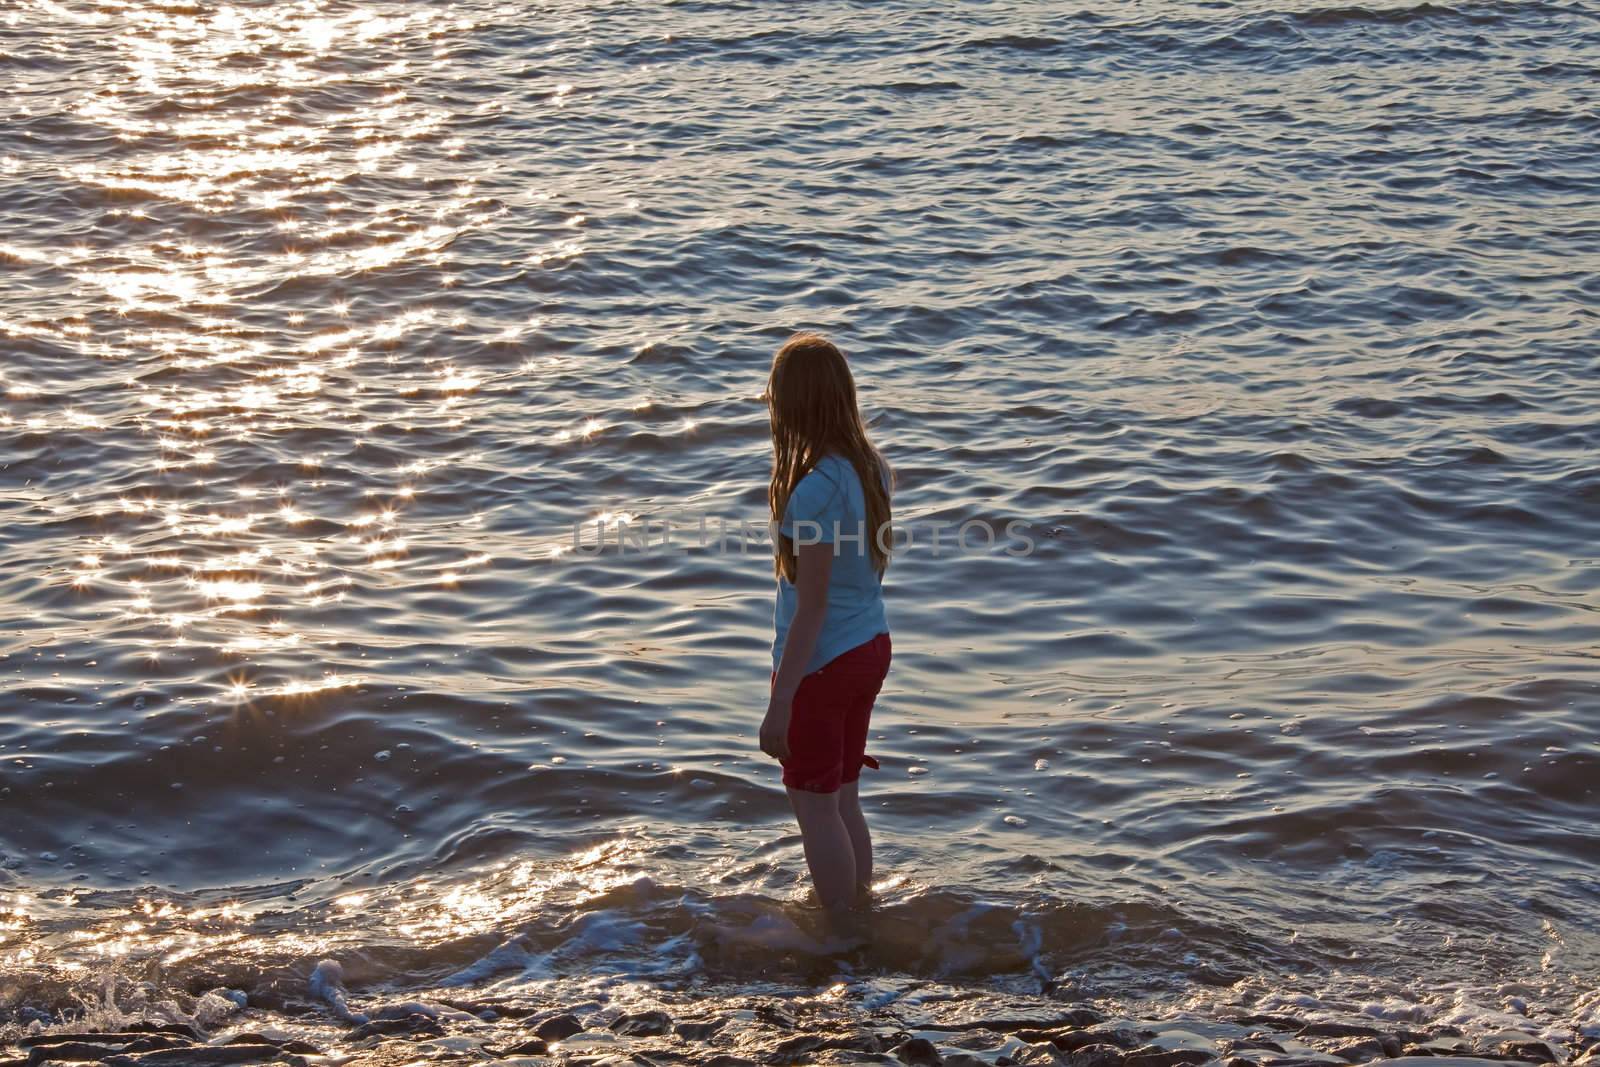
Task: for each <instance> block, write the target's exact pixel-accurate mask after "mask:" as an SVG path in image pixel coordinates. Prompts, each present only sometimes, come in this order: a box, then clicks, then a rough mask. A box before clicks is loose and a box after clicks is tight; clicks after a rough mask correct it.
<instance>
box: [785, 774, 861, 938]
mask: <svg viewBox="0 0 1600 1067" xmlns="http://www.w3.org/2000/svg"><path fill="white" fill-rule="evenodd" d="M788 792H789V804H790V806H791V807H793V808H794V817H795V821H796V822H798V823H799V824H800V840H801V842H802V843H803V844H804V846H805V850H806V866H808V867H810V868H811V882H812V884H813V885H815V886H816V887H817V899H818V900H820V901H821V902H822V906H823V907H825V908H827V909H828V910H829V911H840V910H843V909H845V908H848V907H850V905H851V904H853V903H854V902H855V895H856V855H855V847H854V845H853V844H852V843H851V839H850V832H849V831H848V830H846V829H845V825H844V820H843V819H841V818H840V817H839V794H838V793H809V792H807V791H805V790H803V789H790V790H789V791H788Z"/></svg>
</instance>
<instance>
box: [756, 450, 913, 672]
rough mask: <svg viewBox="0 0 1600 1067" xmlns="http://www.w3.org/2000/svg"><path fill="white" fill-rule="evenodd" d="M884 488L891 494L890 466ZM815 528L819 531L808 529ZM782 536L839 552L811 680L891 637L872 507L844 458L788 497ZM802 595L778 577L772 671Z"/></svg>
mask: <svg viewBox="0 0 1600 1067" xmlns="http://www.w3.org/2000/svg"><path fill="white" fill-rule="evenodd" d="M885 468H886V469H885V470H884V488H885V490H887V488H888V482H889V478H888V470H887V465H885ZM797 523H798V524H800V525H798V526H797V525H796V524H797ZM806 523H814V524H815V525H810V526H808V525H805V524H806ZM779 530H780V531H781V532H782V533H784V534H785V535H787V536H788V537H789V538H791V539H792V540H793V541H794V542H795V547H796V548H798V547H799V546H800V545H801V544H807V543H818V542H828V543H830V544H832V545H833V546H834V550H833V567H832V569H831V571H830V572H829V575H828V610H827V612H826V613H825V614H824V615H823V618H822V632H821V633H819V634H818V635H817V647H816V650H815V651H813V652H812V653H811V661H810V662H809V663H807V664H806V669H805V672H804V673H806V674H810V673H811V672H812V671H814V670H816V669H817V668H819V667H822V666H824V665H825V664H827V662H828V661H829V660H831V659H833V658H834V657H835V656H838V655H839V654H840V653H843V652H848V651H850V650H851V649H852V648H855V647H856V646H857V645H859V644H863V643H864V642H867V641H870V640H872V639H873V638H874V637H876V636H877V635H879V634H883V633H888V632H889V620H888V616H887V614H886V613H885V611H884V606H883V581H882V579H880V578H879V577H878V572H877V571H875V570H873V569H872V553H871V549H870V548H869V547H868V546H869V545H870V544H871V540H870V539H871V538H872V536H873V533H872V531H870V530H868V529H867V501H866V496H865V494H864V493H863V492H862V490H861V479H860V478H858V477H857V476H856V469H855V467H853V466H851V464H850V461H849V460H848V459H845V458H844V457H843V456H839V455H832V454H830V455H827V456H824V457H823V458H822V459H821V460H820V461H818V463H817V465H816V466H815V467H813V468H812V469H811V472H810V473H808V474H807V475H806V476H805V477H804V478H801V479H800V482H799V484H798V485H796V486H795V487H794V492H793V493H791V494H789V505H788V507H787V508H786V509H785V510H784V513H783V522H782V524H781V525H780V526H779ZM799 603H800V595H799V592H798V591H797V590H796V589H795V587H794V584H793V583H791V582H790V581H789V580H788V579H787V578H785V577H783V576H782V575H779V576H778V601H777V604H776V606H775V607H774V609H773V612H772V622H773V629H774V630H776V632H777V636H776V638H775V640H774V641H773V642H772V669H773V670H777V669H778V663H779V661H780V660H782V659H783V642H784V640H785V639H786V638H787V637H788V635H789V624H790V623H791V622H793V621H794V612H795V608H797V607H798V606H799Z"/></svg>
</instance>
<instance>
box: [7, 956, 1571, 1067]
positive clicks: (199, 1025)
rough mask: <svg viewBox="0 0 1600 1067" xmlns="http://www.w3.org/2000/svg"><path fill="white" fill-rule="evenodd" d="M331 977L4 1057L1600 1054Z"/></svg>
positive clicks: (96, 1015)
mask: <svg viewBox="0 0 1600 1067" xmlns="http://www.w3.org/2000/svg"><path fill="white" fill-rule="evenodd" d="M324 966H326V965H324ZM319 976H320V977H321V980H320V981H319V980H318V978H319ZM327 977H328V975H327V974H326V972H324V970H323V969H322V968H319V970H318V974H317V975H315V976H313V981H312V982H311V983H309V987H308V996H307V998H306V999H305V1000H294V999H290V1000H281V999H278V998H274V1000H275V1001H276V1002H275V1003H274V1004H273V1006H272V1007H271V1008H270V1009H269V1008H263V1007H258V1006H255V1005H253V1004H251V1003H250V1002H249V998H247V997H246V996H245V995H244V994H242V993H239V992H238V991H229V990H217V991H213V992H210V993H206V994H204V995H203V996H201V997H199V998H189V1000H190V1003H189V1005H188V1007H187V1009H185V1008H183V1007H180V1006H179V1005H177V1004H175V1003H171V1002H169V1003H167V1004H165V1005H163V1006H162V1008H161V1009H160V1010H158V1011H146V1012H145V1013H144V1015H143V1017H139V1018H135V1017H131V1016H126V1015H123V1014H121V1013H119V1012H118V1011H117V1009H115V1008H110V1007H109V1006H108V1007H106V1008H101V1009H98V1010H95V1009H86V1011H85V1012H84V1013H83V1014H82V1015H81V1016H80V1017H78V1018H77V1019H76V1021H74V1020H72V1019H65V1018H57V1017H48V1016H46V1015H45V1014H44V1013H42V1012H39V1011H32V1010H30V1009H22V1010H21V1011H20V1012H19V1013H18V1014H17V1015H16V1016H14V1018H13V1020H12V1021H11V1022H9V1023H6V1024H5V1025H4V1026H3V1027H0V1067H47V1065H52V1064H59V1065H68V1064H75V1065H85V1064H91V1063H101V1064H106V1065H107V1067H242V1065H248V1064H283V1065H286V1067H344V1065H347V1064H348V1065H352V1067H367V1065H373V1067H400V1065H409V1064H419V1063H428V1064H454V1063H494V1064H506V1065H512V1064H529V1065H536V1064H572V1065H583V1067H612V1065H616V1067H621V1065H640V1067H648V1065H650V1064H696V1065H705V1067H740V1065H767V1064H774V1065H777V1064H852V1063H899V1064H914V1065H944V1067H1010V1065H1017V1067H1022V1065H1055V1064H1061V1065H1066V1067H1202V1065H1210V1067H1346V1065H1351V1064H1373V1065H1377V1067H1518V1065H1522V1064H1526V1065H1530V1067H1537V1065H1539V1064H1546V1063H1548V1064H1584V1065H1594V1067H1600V1036H1596V1035H1594V1034H1590V1033H1587V1032H1580V1031H1573V1032H1571V1033H1570V1035H1569V1040H1552V1039H1551V1038H1550V1037H1549V1036H1548V1034H1549V1030H1548V1028H1541V1027H1538V1026H1534V1025H1532V1024H1530V1026H1529V1028H1528V1029H1527V1030H1499V1031H1495V1032H1489V1033H1480V1034H1475V1035H1471V1036H1469V1035H1466V1034H1463V1033H1462V1032H1461V1030H1459V1029H1458V1028H1455V1027H1451V1026H1434V1027H1426V1028H1416V1029H1412V1028H1406V1027H1387V1026H1384V1025H1380V1024H1379V1023H1376V1022H1374V1021H1373V1020H1370V1019H1368V1020H1362V1019H1360V1018H1352V1019H1349V1020H1346V1021H1338V1020H1331V1019H1326V1018H1318V1019H1307V1018H1300V1017H1295V1016H1290V1015H1281V1014H1265V1015H1239V1016H1235V1017H1232V1018H1220V1019H1203V1018H1197V1017H1188V1016H1182V1015H1180V1016H1174V1017H1172V1018H1166V1019H1162V1020H1159V1021H1154V1020H1135V1019H1129V1018H1121V1017H1117V1016H1116V1015H1114V1014H1110V1013H1106V1012H1102V1011H1100V1010H1097V1009H1094V1008H1088V1007H1077V1008H1066V1009H1063V1008H1061V1007H1060V1006H1059V1005H1056V1006H1055V1007H1054V1008H1053V1009H1052V1010H1049V1011H1037V1010H1036V1011H1034V1012H1033V1013H1026V1012H1018V1013H1009V1014H1008V1013H1005V1012H1003V1011H1001V1012H1000V1013H996V1011H994V1010H992V1009H996V1008H997V1007H1002V1006H1001V1005H997V1004H995V1003H989V1004H985V1005H981V1006H980V1005H977V1004H971V1003H969V1004H965V1005H960V1004H949V1005H947V1007H951V1008H953V1009H954V1010H953V1011H952V1013H951V1015H950V1017H947V1018H944V1019H939V1018H935V1017H927V1018H921V1019H917V1020H908V1019H907V1018H906V1017H905V1013H904V1012H903V1011H896V1010H892V1009H890V1008H886V1007H879V1008H876V1009H874V1008H872V1007H870V1006H869V1005H870V1003H871V998H868V1001H867V1003H856V1002H852V1001H851V1000H850V998H849V997H847V996H845V995H843V994H844V992H846V991H845V990H842V989H841V988H840V987H838V986H836V987H834V988H832V989H830V990H828V991H825V992H823V993H820V994H815V993H814V994H811V995H807V996H802V997H782V996H776V995H769V996H749V995H737V994H735V995H720V996H716V997H706V996H698V997H697V996H693V995H685V994H682V993H678V994H672V995H670V996H664V997H663V999H662V1000H661V1001H660V1002H657V1003H654V1004H642V1003H634V1004H629V1005H626V1006H623V1005H619V1004H617V1003H614V1002H609V1001H589V1002H585V1003H582V1004H568V1005H562V1006H553V1005H548V1004H546V1005H538V1004H536V1003H533V1002H530V1001H519V1000H511V999H499V998H493V997H489V998H483V999H476V1000H469V999H460V998H453V997H442V998H438V999H427V1000H414V1001H404V1002H393V1003H388V1004H384V1005H381V1006H376V1007H374V1008H373V1009H372V1010H371V1011H370V1013H366V1012H357V1011H353V1010H351V1008H350V1007H349V1006H348V1003H347V998H346V996H345V994H344V991H343V987H342V985H340V984H338V983H337V982H330V981H328V980H327ZM1034 1007H1035V1008H1037V1005H1035V1006H1034ZM975 1008H981V1009H990V1010H977V1011H974V1009H975ZM1541 1034H1543V1035H1545V1036H1541ZM1424 1061H1426V1062H1424Z"/></svg>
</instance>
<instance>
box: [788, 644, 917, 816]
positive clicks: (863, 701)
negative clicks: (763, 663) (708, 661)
mask: <svg viewBox="0 0 1600 1067" xmlns="http://www.w3.org/2000/svg"><path fill="white" fill-rule="evenodd" d="M888 673H889V635H888V634H886V633H884V634H879V635H878V636H877V637H874V638H873V639H872V640H870V641H866V642H863V643H862V644H859V645H857V646H856V647H855V648H852V649H850V650H849V651H848V652H841V653H840V654H839V655H837V656H835V657H834V658H833V659H830V660H829V661H828V662H827V663H825V664H823V665H822V666H821V667H819V668H817V669H816V670H814V671H812V672H811V673H810V674H808V675H806V676H805V677H804V678H802V679H800V687H799V688H798V689H796V690H795V694H794V704H793V706H792V714H791V716H790V719H789V737H788V741H789V758H788V759H786V760H782V761H781V762H782V765H783V784H784V785H786V786H788V787H789V788H790V789H800V790H803V791H805V792H807V793H832V792H834V791H835V790H837V789H838V788H839V787H840V786H841V785H843V784H844V783H846V782H853V781H855V780H856V779H858V778H860V777H861V768H862V766H868V767H877V765H878V761H877V760H875V759H873V758H872V757H871V756H869V755H867V723H868V721H869V720H870V719H871V718H872V705H873V703H874V702H875V701H876V700H877V699H878V690H879V689H881V688H882V687H883V679H884V677H885V676H886V675H887V674H888ZM773 678H774V679H776V678H777V673H776V672H774V673H773Z"/></svg>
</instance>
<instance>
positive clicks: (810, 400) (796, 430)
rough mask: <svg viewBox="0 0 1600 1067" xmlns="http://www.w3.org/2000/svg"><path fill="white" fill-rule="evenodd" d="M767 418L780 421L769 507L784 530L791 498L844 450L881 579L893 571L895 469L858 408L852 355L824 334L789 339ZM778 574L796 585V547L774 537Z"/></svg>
mask: <svg viewBox="0 0 1600 1067" xmlns="http://www.w3.org/2000/svg"><path fill="white" fill-rule="evenodd" d="M767 414H768V417H769V418H770V420H771V423H772V482H771V483H770V484H769V485H768V486H767V504H768V506H769V507H770V508H771V511H772V522H773V524H774V527H773V528H774V529H775V530H776V528H777V525H776V524H778V523H780V522H782V521H783V513H784V510H785V509H786V508H787V507H788V506H789V496H790V494H791V493H793V492H794V487H795V486H796V485H798V484H800V479H802V478H804V477H805V476H806V475H807V474H809V473H811V470H812V468H814V467H815V466H816V465H817V463H818V462H819V461H820V460H821V459H822V457H824V456H826V455H828V454H829V453H830V452H837V453H838V454H840V455H841V456H843V457H844V458H845V459H847V460H849V461H850V465H851V466H852V467H854V468H855V471H856V477H858V478H860V479H861V489H862V492H863V494H864V495H865V497H866V502H867V515H866V519H867V531H868V532H869V536H868V538H867V542H868V544H867V548H868V551H869V552H870V553H871V557H872V566H873V569H874V570H876V571H877V572H878V574H879V575H880V576H881V575H882V574H883V572H884V571H885V570H886V569H888V566H889V545H888V543H887V542H888V539H889V533H888V530H887V529H886V527H887V526H888V525H889V518H890V516H889V493H888V492H887V491H886V490H885V489H884V481H885V480H886V479H885V477H884V475H885V473H886V472H887V464H886V463H885V462H884V459H883V456H882V455H880V454H879V453H878V450H877V449H876V448H874V447H873V446H872V442H871V441H869V440H867V427H866V424H865V423H864V422H862V421H861V410H860V409H859V408H858V407H857V406H856V383H855V379H854V378H852V377H851V376H850V367H849V365H848V364H847V363H845V359H844V353H843V352H841V351H839V348H838V346H837V345H835V344H834V343H833V342H832V341H829V340H828V339H827V338H825V337H823V336H822V335H821V334H817V333H812V332H809V331H804V332H801V333H797V334H795V335H794V336H792V337H790V338H789V339H788V340H787V341H785V342H784V344H783V347H782V348H780V349H778V353H777V355H775V356H773V357H772V373H771V374H769V375H768V376H767ZM773 569H774V570H775V571H776V572H777V573H778V574H780V575H782V576H783V577H785V578H787V579H788V580H789V581H791V582H792V581H794V580H795V569H796V568H795V552H794V542H793V541H792V540H791V539H790V538H788V537H785V536H783V535H782V534H778V535H777V536H775V537H774V538H773Z"/></svg>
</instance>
